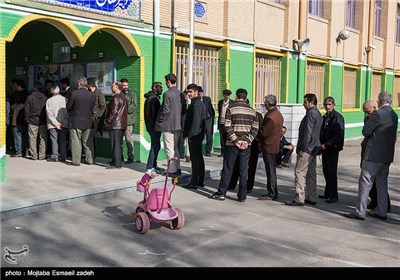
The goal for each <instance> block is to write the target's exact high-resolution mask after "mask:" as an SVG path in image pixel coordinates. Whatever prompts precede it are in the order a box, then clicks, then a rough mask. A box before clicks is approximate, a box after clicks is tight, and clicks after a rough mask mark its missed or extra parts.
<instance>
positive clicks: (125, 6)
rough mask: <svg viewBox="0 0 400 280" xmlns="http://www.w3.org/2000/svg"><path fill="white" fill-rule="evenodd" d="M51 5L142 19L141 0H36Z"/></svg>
mask: <svg viewBox="0 0 400 280" xmlns="http://www.w3.org/2000/svg"><path fill="white" fill-rule="evenodd" d="M36 1H37V2H42V3H46V4H50V5H57V6H62V7H68V8H73V9H78V10H83V11H88V12H95V13H101V14H105V15H111V16H115V17H119V18H128V19H133V20H140V10H141V9H140V6H141V0H36Z"/></svg>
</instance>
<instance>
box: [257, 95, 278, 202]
mask: <svg viewBox="0 0 400 280" xmlns="http://www.w3.org/2000/svg"><path fill="white" fill-rule="evenodd" d="M276 104H277V99H276V96H275V95H272V94H268V95H267V96H265V98H264V105H265V108H266V109H267V113H266V114H265V116H264V120H263V123H262V125H261V126H260V130H261V133H260V144H259V146H260V151H261V152H262V153H263V159H264V165H265V172H266V174H267V193H266V194H264V195H261V196H260V197H259V198H258V199H259V200H277V199H278V198H279V193H278V180H277V178H276V167H275V165H276V155H277V154H278V153H279V149H280V139H281V133H282V126H283V116H282V114H281V112H279V110H278V108H277V107H276Z"/></svg>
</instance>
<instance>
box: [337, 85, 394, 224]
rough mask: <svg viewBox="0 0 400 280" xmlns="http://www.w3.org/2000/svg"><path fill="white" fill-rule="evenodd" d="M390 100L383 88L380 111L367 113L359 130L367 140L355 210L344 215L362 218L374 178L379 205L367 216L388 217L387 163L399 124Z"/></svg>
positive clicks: (388, 164) (379, 101)
mask: <svg viewBox="0 0 400 280" xmlns="http://www.w3.org/2000/svg"><path fill="white" fill-rule="evenodd" d="M391 103H392V96H391V95H390V93H389V92H387V91H383V92H381V93H379V96H378V108H379V110H375V111H374V112H373V113H372V114H371V115H370V117H369V119H368V121H366V123H365V125H364V128H363V130H362V134H363V135H364V137H366V138H367V139H368V140H367V143H366V147H365V151H364V156H363V159H362V164H361V174H360V178H359V180H358V196H357V202H356V209H355V211H354V212H353V213H345V214H343V216H344V217H346V218H350V219H356V220H365V214H366V212H367V202H368V194H369V191H370V190H371V187H372V184H373V182H374V181H375V182H376V189H377V195H378V206H377V208H376V212H373V211H370V212H368V215H369V216H371V217H374V218H378V219H381V220H386V219H387V216H386V215H387V199H388V196H387V190H388V176H389V166H390V164H391V163H392V162H393V158H394V147H395V144H396V140H397V126H398V116H397V114H396V113H395V112H394V111H393V109H392V107H391V106H390V104H391Z"/></svg>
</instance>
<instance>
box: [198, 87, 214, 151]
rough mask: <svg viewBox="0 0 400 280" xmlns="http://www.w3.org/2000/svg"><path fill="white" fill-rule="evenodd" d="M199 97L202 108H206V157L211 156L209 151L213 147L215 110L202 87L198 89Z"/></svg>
mask: <svg viewBox="0 0 400 280" xmlns="http://www.w3.org/2000/svg"><path fill="white" fill-rule="evenodd" d="M198 90H199V96H200V98H201V100H202V101H203V103H204V107H205V108H206V151H205V155H206V157H210V156H211V150H212V146H213V138H214V117H215V110H214V107H213V105H212V103H211V98H210V97H209V96H205V95H204V91H203V88H202V87H200V86H199V87H198Z"/></svg>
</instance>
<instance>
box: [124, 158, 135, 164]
mask: <svg viewBox="0 0 400 280" xmlns="http://www.w3.org/2000/svg"><path fill="white" fill-rule="evenodd" d="M133 162H134V160H133V158H128V159H127V161H125V164H130V163H133Z"/></svg>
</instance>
